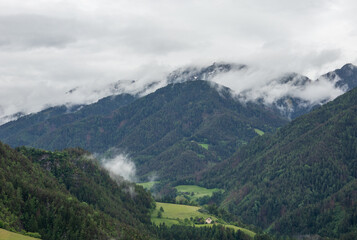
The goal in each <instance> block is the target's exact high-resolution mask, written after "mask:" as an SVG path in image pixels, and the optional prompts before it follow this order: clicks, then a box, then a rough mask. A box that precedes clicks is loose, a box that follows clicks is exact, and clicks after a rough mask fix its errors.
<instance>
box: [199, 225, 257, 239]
mask: <svg viewBox="0 0 357 240" xmlns="http://www.w3.org/2000/svg"><path fill="white" fill-rule="evenodd" d="M221 225H223V226H225V227H226V228H232V229H234V230H236V231H238V230H240V231H242V232H244V233H245V234H247V235H248V236H250V237H252V238H254V236H255V232H252V231H250V230H248V229H245V228H241V227H237V226H234V225H229V224H221ZM195 226H196V227H212V226H213V224H197V225H195Z"/></svg>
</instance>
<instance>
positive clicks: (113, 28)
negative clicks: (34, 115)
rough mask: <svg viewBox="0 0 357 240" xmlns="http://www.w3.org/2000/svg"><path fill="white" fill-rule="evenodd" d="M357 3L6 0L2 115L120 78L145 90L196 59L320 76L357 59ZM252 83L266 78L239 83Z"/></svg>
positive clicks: (73, 98) (79, 96)
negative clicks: (356, 11) (69, 92)
mask: <svg viewBox="0 0 357 240" xmlns="http://www.w3.org/2000/svg"><path fill="white" fill-rule="evenodd" d="M356 7H357V3H356V2H355V1H352V0H328V1H325V0H316V1H309V0H301V1H293V2H292V1H284V0H273V1H269V2H267V1H263V0H260V1H259V0H253V1H242V0H238V1H232V0H208V1H187V0H183V1H174V0H168V1H167V0H157V1H154V2H153V1H145V0H136V1H129V0H119V1H114V0H104V1H99V0H78V1H67V0H49V1H42V0H27V1H25V2H24V1H20V0H12V1H5V0H0V32H1V35H0V117H1V116H5V115H11V114H13V113H16V112H19V111H22V112H25V113H30V112H36V111H39V110H41V109H42V108H44V107H46V106H53V105H58V104H63V103H91V102H94V101H96V100H97V99H98V98H100V97H104V96H106V95H108V94H110V93H111V91H110V86H111V84H113V83H115V82H117V81H119V80H120V81H122V82H125V81H131V80H135V83H133V84H122V85H123V86H122V89H123V90H124V91H128V92H132V93H138V92H141V94H145V93H143V92H142V90H143V89H145V86H149V85H150V84H151V83H153V82H155V83H157V84H156V87H160V86H163V85H164V84H165V83H166V82H165V76H166V74H168V73H169V72H171V71H172V70H174V69H176V68H178V67H180V66H183V65H187V64H193V63H194V64H206V65H207V64H210V63H212V62H216V61H227V62H235V63H242V64H247V65H249V66H257V67H258V68H262V67H263V68H264V69H269V71H271V72H273V73H274V74H273V75H275V73H277V74H278V73H283V72H298V73H300V74H303V75H307V76H308V77H310V78H311V79H315V78H317V76H320V75H321V74H322V73H325V72H327V71H330V70H333V69H336V68H338V67H341V66H342V65H343V64H345V63H347V62H351V63H355V64H356V63H357V61H356V60H357V59H356V56H357V46H356V44H355V43H356V42H357V27H356V24H355V23H356V22H357V15H356V14H355V11H354V9H356ZM212 16H214V17H212ZM252 74H253V73H252ZM257 77H258V76H257ZM227 78H229V76H228V77H227ZM262 78H264V79H268V78H267V77H264V76H262ZM254 79H255V77H254ZM220 81H228V80H227V79H226V80H224V79H221V80H220ZM252 81H253V80H252ZM251 83H257V84H260V80H256V82H254V81H253V82H244V83H242V84H243V86H239V87H238V88H239V89H240V88H246V87H249V86H246V85H249V84H251ZM75 88H77V90H76V91H75V92H73V94H66V93H67V92H68V91H70V90H71V89H75ZM279 91H283V90H282V89H281V90H279Z"/></svg>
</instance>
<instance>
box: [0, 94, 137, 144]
mask: <svg viewBox="0 0 357 240" xmlns="http://www.w3.org/2000/svg"><path fill="white" fill-rule="evenodd" d="M135 99H136V97H134V96H132V95H129V94H121V95H117V96H109V97H106V98H103V99H100V100H99V101H98V102H96V103H93V104H90V105H75V106H65V105H63V106H57V107H51V108H47V109H45V110H43V111H41V112H38V113H34V114H30V115H26V116H24V117H21V118H19V119H17V120H16V121H12V122H8V123H6V124H4V125H1V126H0V128H1V137H0V139H2V140H3V141H4V142H6V143H7V144H10V145H12V146H22V145H27V146H31V144H30V143H32V142H36V140H37V139H38V138H39V137H40V136H42V135H43V134H47V133H48V134H49V133H51V132H53V131H55V129H57V128H60V127H63V126H65V125H68V124H70V123H72V122H76V121H79V120H82V119H85V118H88V117H91V116H100V115H108V114H110V113H111V112H112V111H114V110H115V109H118V108H120V107H122V106H125V105H127V104H129V103H131V102H133V101H134V100H135Z"/></svg>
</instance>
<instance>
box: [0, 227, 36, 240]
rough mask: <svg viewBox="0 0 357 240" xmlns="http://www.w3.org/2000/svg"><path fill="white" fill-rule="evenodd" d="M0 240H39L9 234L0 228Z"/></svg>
mask: <svg viewBox="0 0 357 240" xmlns="http://www.w3.org/2000/svg"><path fill="white" fill-rule="evenodd" d="M0 240H39V239H38V238H33V237H29V236H25V235H21V234H18V233H14V232H9V231H7V230H5V229H1V228H0Z"/></svg>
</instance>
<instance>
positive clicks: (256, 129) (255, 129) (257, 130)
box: [254, 128, 264, 136]
mask: <svg viewBox="0 0 357 240" xmlns="http://www.w3.org/2000/svg"><path fill="white" fill-rule="evenodd" d="M254 131H255V132H256V133H257V134H258V135H260V136H262V135H264V132H263V131H262V130H259V129H258V128H254Z"/></svg>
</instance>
